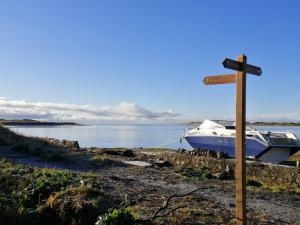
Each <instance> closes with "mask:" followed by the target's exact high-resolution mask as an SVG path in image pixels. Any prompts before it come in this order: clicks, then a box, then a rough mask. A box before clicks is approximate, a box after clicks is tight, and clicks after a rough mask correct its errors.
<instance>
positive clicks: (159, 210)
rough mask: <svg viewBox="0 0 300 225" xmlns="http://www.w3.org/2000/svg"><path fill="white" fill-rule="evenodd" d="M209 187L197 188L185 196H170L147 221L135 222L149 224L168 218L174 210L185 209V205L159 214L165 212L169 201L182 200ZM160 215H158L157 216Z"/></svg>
mask: <svg viewBox="0 0 300 225" xmlns="http://www.w3.org/2000/svg"><path fill="white" fill-rule="evenodd" d="M208 188H209V187H202V188H197V189H195V190H193V191H190V192H188V193H185V194H173V195H171V196H169V197H168V198H167V200H166V201H165V202H164V204H163V206H162V207H160V208H159V209H157V210H156V212H155V213H154V214H153V216H151V217H150V218H148V219H139V220H137V222H140V223H149V222H150V221H153V220H155V219H157V218H159V217H165V216H168V215H170V214H171V213H172V212H175V211H176V210H178V209H182V208H185V207H187V205H182V206H178V207H175V208H173V209H171V210H170V211H168V212H166V213H164V214H160V213H161V212H163V211H165V210H166V209H167V208H168V206H169V204H170V201H171V200H172V199H173V198H182V197H185V196H188V195H191V194H193V193H195V192H197V191H200V190H204V189H208ZM159 214H160V215H159Z"/></svg>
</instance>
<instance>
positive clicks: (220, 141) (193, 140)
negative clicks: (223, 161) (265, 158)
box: [185, 136, 268, 157]
mask: <svg viewBox="0 0 300 225" xmlns="http://www.w3.org/2000/svg"><path fill="white" fill-rule="evenodd" d="M185 139H186V141H187V142H188V143H189V144H190V145H191V146H192V147H193V148H195V149H210V150H212V151H222V152H226V153H227V154H229V155H231V156H234V155H235V137H220V136H218V137H217V136H186V137H185ZM267 147H268V145H266V144H265V143H263V142H260V141H258V140H256V139H254V138H246V155H247V156H251V157H255V156H256V155H258V154H259V153H261V152H262V151H264V150H265V149H266V148H267Z"/></svg>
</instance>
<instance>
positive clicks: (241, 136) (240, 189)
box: [235, 55, 247, 225]
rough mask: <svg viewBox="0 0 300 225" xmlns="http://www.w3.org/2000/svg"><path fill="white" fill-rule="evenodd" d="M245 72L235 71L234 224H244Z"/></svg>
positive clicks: (240, 58) (245, 60)
mask: <svg viewBox="0 0 300 225" xmlns="http://www.w3.org/2000/svg"><path fill="white" fill-rule="evenodd" d="M237 61H239V62H241V63H243V66H245V65H246V64H247V57H246V56H245V55H240V56H238V57H237ZM246 75H247V74H246V72H245V71H237V73H236V141H235V163H236V167H235V172H236V224H237V225H246V164H245V151H246V148H245V147H246V146H245V126H246Z"/></svg>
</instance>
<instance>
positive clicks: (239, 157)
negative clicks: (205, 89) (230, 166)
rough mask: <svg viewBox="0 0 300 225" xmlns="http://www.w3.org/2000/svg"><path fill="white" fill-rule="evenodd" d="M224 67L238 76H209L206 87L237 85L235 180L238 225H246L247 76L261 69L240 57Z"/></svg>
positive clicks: (259, 71) (204, 81) (228, 61)
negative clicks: (227, 84)
mask: <svg viewBox="0 0 300 225" xmlns="http://www.w3.org/2000/svg"><path fill="white" fill-rule="evenodd" d="M223 66H224V67H225V68H227V69H233V70H236V71H237V72H236V74H228V75H218V76H207V77H205V78H204V79H203V83H204V84H206V85H214V84H226V83H236V125H235V130H236V139H235V179H236V224H237V225H246V162H245V151H246V145H245V126H246V75H247V73H250V74H253V75H257V76H260V75H261V74H262V70H261V68H260V67H257V66H253V65H249V64H247V57H246V56H245V55H240V56H238V57H237V59H236V61H235V60H232V59H227V58H225V59H224V61H223Z"/></svg>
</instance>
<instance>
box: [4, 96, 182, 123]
mask: <svg viewBox="0 0 300 225" xmlns="http://www.w3.org/2000/svg"><path fill="white" fill-rule="evenodd" d="M178 115H179V114H178V113H174V112H172V110H169V111H162V112H157V111H152V110H148V109H145V108H142V107H140V106H138V105H136V104H134V103H129V102H122V103H121V104H120V105H117V106H102V107H101V106H94V105H75V104H67V103H50V102H28V101H24V100H11V99H7V98H4V97H0V118H4V119H23V118H26V119H38V120H46V121H90V122H100V121H148V120H151V121H165V120H170V119H173V118H175V117H177V116H178Z"/></svg>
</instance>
